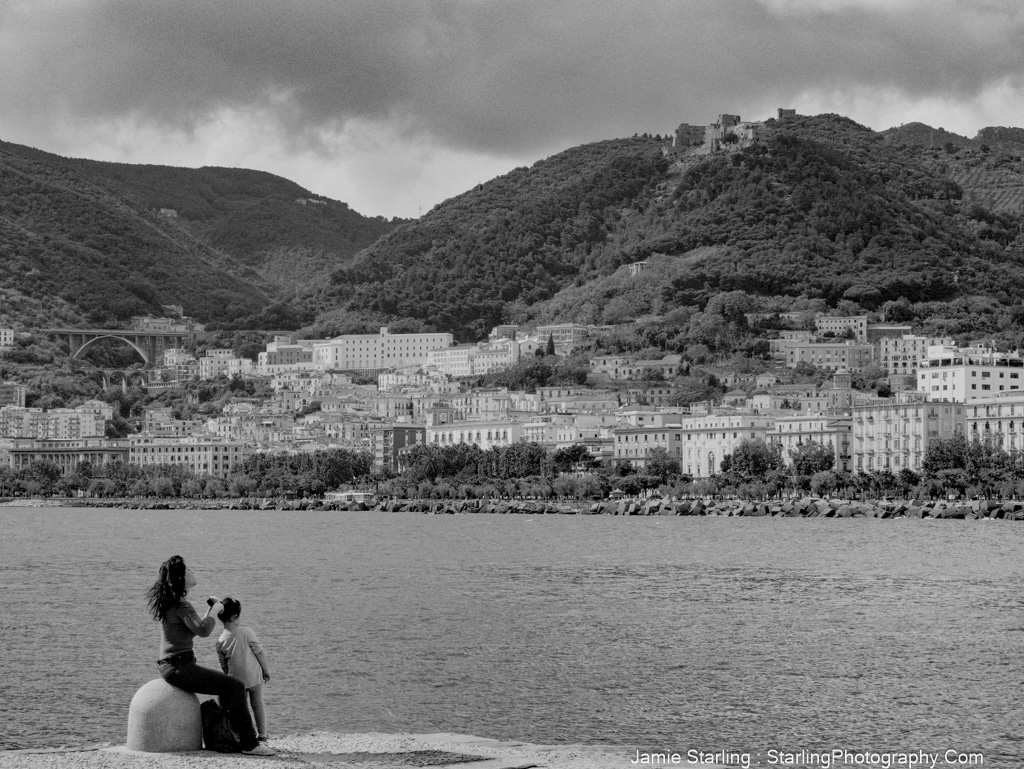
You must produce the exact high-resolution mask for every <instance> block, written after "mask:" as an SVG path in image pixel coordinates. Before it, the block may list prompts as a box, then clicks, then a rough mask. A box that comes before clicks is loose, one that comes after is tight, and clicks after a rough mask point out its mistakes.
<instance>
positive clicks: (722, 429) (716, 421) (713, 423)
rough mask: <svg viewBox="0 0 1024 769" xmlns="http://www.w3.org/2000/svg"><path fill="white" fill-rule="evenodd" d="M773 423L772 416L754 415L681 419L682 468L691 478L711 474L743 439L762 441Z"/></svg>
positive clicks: (717, 415) (723, 415)
mask: <svg viewBox="0 0 1024 769" xmlns="http://www.w3.org/2000/svg"><path fill="white" fill-rule="evenodd" d="M774 424H775V419H774V418H773V417H768V416H761V415H757V414H709V415H707V416H702V417H688V418H686V419H683V420H682V425H681V429H680V444H681V452H680V454H681V458H682V469H683V472H684V473H688V474H689V475H692V476H693V477H695V478H704V477H708V476H711V475H715V474H716V473H717V472H718V471H719V468H720V467H721V463H722V460H723V459H724V458H725V457H726V456H729V455H732V453H733V452H734V451H736V448H737V447H738V446H739V445H740V443H742V442H743V441H745V440H760V441H764V440H765V439H766V438H767V435H768V431H769V430H770V429H771V427H772V425H774Z"/></svg>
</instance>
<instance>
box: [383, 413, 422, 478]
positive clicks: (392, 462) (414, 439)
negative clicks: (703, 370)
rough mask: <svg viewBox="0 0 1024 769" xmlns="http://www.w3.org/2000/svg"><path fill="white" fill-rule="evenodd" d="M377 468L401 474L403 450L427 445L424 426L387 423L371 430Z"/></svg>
mask: <svg viewBox="0 0 1024 769" xmlns="http://www.w3.org/2000/svg"><path fill="white" fill-rule="evenodd" d="M370 440H371V442H372V444H373V463H374V466H375V467H378V468H383V469H386V470H391V471H392V472H396V473H397V472H401V470H402V467H401V462H400V461H399V459H400V457H401V456H402V450H403V449H408V448H410V447H412V446H416V445H418V444H423V443H426V440H427V431H426V428H425V427H424V426H423V425H411V424H398V423H387V424H377V425H374V426H373V427H371V428H370Z"/></svg>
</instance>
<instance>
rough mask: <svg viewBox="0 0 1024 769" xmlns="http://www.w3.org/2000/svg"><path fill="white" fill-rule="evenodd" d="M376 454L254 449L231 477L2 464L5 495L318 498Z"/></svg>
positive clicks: (119, 465)
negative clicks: (71, 469)
mask: <svg viewBox="0 0 1024 769" xmlns="http://www.w3.org/2000/svg"><path fill="white" fill-rule="evenodd" d="M372 467H373V457H372V456H371V455H370V454H368V453H366V452H361V451H350V450H348V449H328V450H323V451H316V452H313V453H312V454H254V455H252V456H250V457H248V458H246V459H245V461H244V462H242V464H241V465H239V466H238V467H234V468H232V470H233V472H232V473H231V475H230V476H229V477H228V478H226V479H223V478H218V477H215V476H211V475H207V474H202V473H195V472H193V471H192V470H191V469H189V468H188V467H187V466H185V465H175V464H167V465H137V464H131V463H124V462H111V463H108V464H105V465H102V466H96V467H94V466H93V465H92V464H91V463H89V462H79V463H78V464H77V465H76V466H75V468H74V470H73V471H72V472H70V473H67V474H62V473H61V468H60V467H59V466H58V465H56V464H54V463H53V462H47V461H37V462H32V463H31V464H29V465H28V466H27V467H24V468H21V469H18V470H13V469H11V468H9V467H0V497H15V496H43V497H49V496H76V495H78V494H79V493H83V494H85V495H86V496H90V497H186V498H190V499H199V498H220V497H246V496H253V495H259V496H281V495H284V494H298V495H301V496H307V497H315V496H320V495H322V494H323V493H324V492H325V491H328V490H330V489H336V488H338V487H339V486H343V485H348V484H353V483H359V482H365V481H367V480H369V478H370V475H371V472H372Z"/></svg>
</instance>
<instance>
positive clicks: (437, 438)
mask: <svg viewBox="0 0 1024 769" xmlns="http://www.w3.org/2000/svg"><path fill="white" fill-rule="evenodd" d="M522 435H523V424H522V423H521V422H513V421H510V420H505V419H487V420H480V421H474V422H462V421H455V422H448V423H444V424H429V425H427V428H426V436H427V443H428V444H429V445H431V446H452V445H455V444H459V443H464V444H473V445H476V446H479V447H480V448H481V449H483V450H484V451H487V450H488V449H492V448H496V447H500V446H510V445H512V444H513V443H518V442H519V441H520V440H521V438H522Z"/></svg>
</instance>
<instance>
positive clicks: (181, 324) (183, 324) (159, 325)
mask: <svg viewBox="0 0 1024 769" xmlns="http://www.w3.org/2000/svg"><path fill="white" fill-rule="evenodd" d="M131 327H132V330H133V331H155V332H161V331H166V332H168V333H172V334H173V333H178V334H180V333H181V332H182V331H191V330H192V327H191V325H190V324H189V323H188V321H187V320H185V319H183V318H180V317H179V318H154V317H153V316H152V315H134V316H132V325H131Z"/></svg>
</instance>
